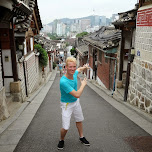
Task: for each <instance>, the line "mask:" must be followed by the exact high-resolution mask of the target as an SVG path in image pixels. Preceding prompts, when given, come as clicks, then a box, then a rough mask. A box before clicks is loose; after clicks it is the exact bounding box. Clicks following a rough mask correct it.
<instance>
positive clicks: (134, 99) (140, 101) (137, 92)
mask: <svg viewBox="0 0 152 152" xmlns="http://www.w3.org/2000/svg"><path fill="white" fill-rule="evenodd" d="M130 74H131V75H130V85H129V92H128V101H129V102H130V103H131V104H134V105H136V106H138V107H139V108H141V109H143V110H145V111H146V112H148V113H152V63H150V62H146V61H142V60H141V59H137V58H136V59H135V60H134V62H133V63H132V65H131V73H130Z"/></svg>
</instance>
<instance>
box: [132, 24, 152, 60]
mask: <svg viewBox="0 0 152 152" xmlns="http://www.w3.org/2000/svg"><path fill="white" fill-rule="evenodd" d="M138 52H140V55H139V54H138ZM135 55H136V57H137V58H139V59H142V60H147V61H150V62H152V27H151V26H137V28H136V38H135Z"/></svg>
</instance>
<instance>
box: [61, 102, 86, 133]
mask: <svg viewBox="0 0 152 152" xmlns="http://www.w3.org/2000/svg"><path fill="white" fill-rule="evenodd" d="M60 103H61V109H62V128H64V129H65V130H68V129H69V128H70V120H71V115H72V113H73V114H74V118H75V121H76V122H81V121H83V120H84V117H83V113H82V109H81V105H80V102H79V99H77V101H76V102H73V103H69V104H68V105H67V103H64V102H60Z"/></svg>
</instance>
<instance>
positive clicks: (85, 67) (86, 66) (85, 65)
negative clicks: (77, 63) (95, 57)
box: [77, 63, 90, 72]
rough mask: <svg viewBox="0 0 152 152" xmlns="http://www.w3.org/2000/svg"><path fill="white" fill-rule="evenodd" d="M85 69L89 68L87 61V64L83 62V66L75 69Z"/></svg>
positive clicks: (79, 70)
mask: <svg viewBox="0 0 152 152" xmlns="http://www.w3.org/2000/svg"><path fill="white" fill-rule="evenodd" d="M85 69H90V67H89V64H88V63H87V64H84V65H83V67H79V68H78V69H77V70H78V72H82V71H83V70H85Z"/></svg>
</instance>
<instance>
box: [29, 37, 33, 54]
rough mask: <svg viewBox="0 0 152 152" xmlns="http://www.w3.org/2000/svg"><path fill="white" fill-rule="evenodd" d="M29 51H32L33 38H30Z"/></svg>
mask: <svg viewBox="0 0 152 152" xmlns="http://www.w3.org/2000/svg"><path fill="white" fill-rule="evenodd" d="M30 45H31V51H33V38H32V37H31V38H30Z"/></svg>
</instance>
